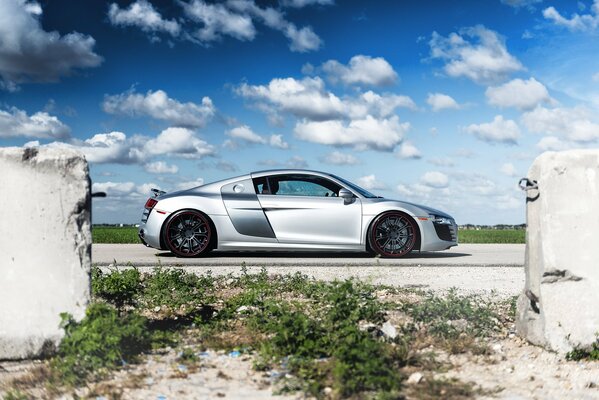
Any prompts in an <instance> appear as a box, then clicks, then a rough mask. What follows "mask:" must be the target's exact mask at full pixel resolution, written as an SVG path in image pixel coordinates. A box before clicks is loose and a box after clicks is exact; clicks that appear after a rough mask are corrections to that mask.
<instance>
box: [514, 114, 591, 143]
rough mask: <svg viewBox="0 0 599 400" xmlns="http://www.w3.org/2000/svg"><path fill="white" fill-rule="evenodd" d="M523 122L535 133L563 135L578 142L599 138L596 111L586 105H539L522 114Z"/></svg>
mask: <svg viewBox="0 0 599 400" xmlns="http://www.w3.org/2000/svg"><path fill="white" fill-rule="evenodd" d="M522 123H523V124H524V126H526V128H527V129H528V130H529V131H531V132H533V133H540V134H545V135H553V136H562V137H564V138H566V139H568V140H572V141H576V142H593V141H596V140H598V139H599V123H598V122H597V116H596V113H594V112H593V111H591V110H589V109H587V108H586V107H582V106H579V107H574V108H564V107H556V108H545V107H537V108H535V109H534V110H532V111H529V112H527V113H524V114H523V115H522Z"/></svg>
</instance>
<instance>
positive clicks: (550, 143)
mask: <svg viewBox="0 0 599 400" xmlns="http://www.w3.org/2000/svg"><path fill="white" fill-rule="evenodd" d="M537 148H538V149H539V150H541V151H562V150H567V149H570V148H571V144H570V143H568V142H566V141H564V140H562V139H560V138H558V137H555V136H545V137H544V138H542V139H541V140H539V142H538V143H537Z"/></svg>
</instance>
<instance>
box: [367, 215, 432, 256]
mask: <svg viewBox="0 0 599 400" xmlns="http://www.w3.org/2000/svg"><path fill="white" fill-rule="evenodd" d="M419 238H420V232H419V229H418V225H417V224H416V221H414V220H413V219H412V217H410V216H409V215H407V214H405V213H402V212H399V211H389V212H386V213H384V214H381V215H379V216H378V217H376V219H375V220H374V222H373V223H372V225H371V226H370V230H369V231H368V242H369V244H370V248H371V249H372V251H373V252H374V253H375V254H379V255H380V256H382V257H389V258H399V257H403V256H405V255H406V254H408V253H410V252H411V251H412V250H414V248H415V247H416V243H417V242H418V240H419Z"/></svg>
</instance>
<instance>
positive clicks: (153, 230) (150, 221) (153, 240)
mask: <svg viewBox="0 0 599 400" xmlns="http://www.w3.org/2000/svg"><path fill="white" fill-rule="evenodd" d="M167 217H168V214H160V213H157V212H156V211H155V210H152V211H151V212H150V213H149V215H147V219H146V222H142V223H141V225H140V226H139V230H138V232H137V235H138V236H139V239H140V240H141V242H142V243H143V244H144V245H145V246H148V247H153V248H155V249H159V250H164V248H163V247H162V245H161V243H160V236H161V233H162V225H163V224H164V221H165V220H166V218H167ZM145 218H146V216H145V215H144V219H145Z"/></svg>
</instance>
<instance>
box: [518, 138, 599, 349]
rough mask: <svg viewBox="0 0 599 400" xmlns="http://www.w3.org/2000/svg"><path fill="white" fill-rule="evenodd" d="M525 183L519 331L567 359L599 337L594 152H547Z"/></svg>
mask: <svg viewBox="0 0 599 400" xmlns="http://www.w3.org/2000/svg"><path fill="white" fill-rule="evenodd" d="M528 178H529V179H532V180H535V181H537V182H538V190H530V191H528V196H527V222H528V229H527V237H526V241H527V244H526V263H525V269H526V282H525V290H524V293H523V294H522V295H521V296H520V299H519V301H518V321H517V329H518V332H519V333H520V335H522V336H523V337H525V338H527V339H528V340H530V341H531V342H533V343H536V344H539V345H544V346H548V347H549V348H551V349H553V350H556V351H559V352H567V351H570V350H571V349H572V348H573V347H576V346H582V347H587V346H590V345H591V344H592V343H593V342H594V341H595V340H597V337H596V334H597V333H598V332H599V252H598V250H599V149H598V150H572V151H565V152H547V153H544V154H542V155H541V156H539V157H537V159H536V160H535V161H534V163H533V165H532V167H531V168H530V170H529V173H528Z"/></svg>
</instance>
